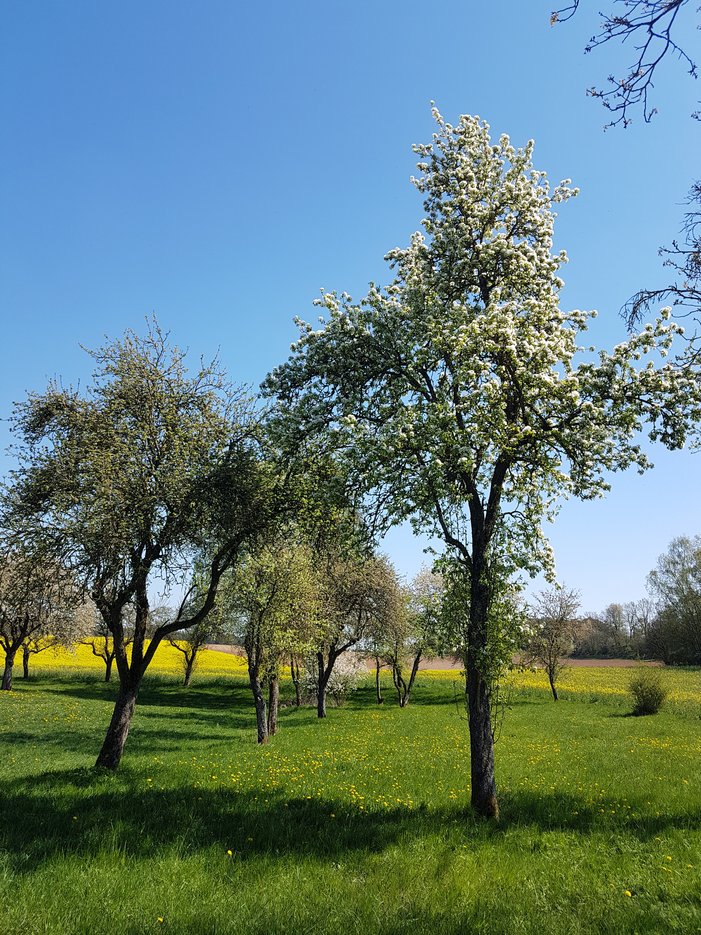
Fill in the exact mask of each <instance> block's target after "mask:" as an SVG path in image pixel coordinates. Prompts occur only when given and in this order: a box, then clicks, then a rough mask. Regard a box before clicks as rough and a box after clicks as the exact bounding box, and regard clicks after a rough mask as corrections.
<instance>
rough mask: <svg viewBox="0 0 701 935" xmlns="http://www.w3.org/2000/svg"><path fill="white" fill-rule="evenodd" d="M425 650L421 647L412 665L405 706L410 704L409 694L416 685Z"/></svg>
mask: <svg viewBox="0 0 701 935" xmlns="http://www.w3.org/2000/svg"><path fill="white" fill-rule="evenodd" d="M422 653H423V650H422V649H420V650H419V651H418V653H417V654H416V655H415V656H414V662H413V664H412V666H411V675H410V676H409V681H408V682H407V686H406V692H405V697H404V704H403V705H402V707H403V708H406V706H407V705H408V704H409V696H410V695H411V690H412V688H413V687H414V682H415V681H416V673H417V672H418V671H419V663H420V662H421V655H422Z"/></svg>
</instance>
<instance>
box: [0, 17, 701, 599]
mask: <svg viewBox="0 0 701 935" xmlns="http://www.w3.org/2000/svg"><path fill="white" fill-rule="evenodd" d="M590 6H591V4H590ZM551 8H552V3H551V2H550V0H548V2H547V3H544V2H540V0H534V2H529V3H524V2H522V0H503V2H499V0H494V2H493V3H480V4H475V3H466V2H465V0H460V2H457V0H456V2H453V0H450V2H442V0H436V2H434V4H433V5H432V6H431V7H430V9H429V7H428V6H426V4H425V3H417V2H413V0H401V2H399V0H391V2H373V3H370V2H367V0H353V2H339V3H333V4H330V3H320V2H317V0H312V2H307V3H298V4H292V3H289V2H287V3H282V2H279V0H273V2H269V3H266V4H241V3H233V2H215V0H207V2H205V3H197V4H194V3H185V2H177V0H167V2H166V0H160V2H152V0H151V2H150V0H139V2H138V3H137V2H132V0H128V2H121V3H119V4H101V3H97V4H96V3H94V2H84V0H71V3H58V2H46V0H45V2H41V3H38V2H33V0H27V2H24V3H21V4H19V3H11V2H8V0H5V2H4V3H2V4H1V6H0V9H2V30H0V134H1V135H2V154H3V155H2V162H1V171H0V205H1V206H2V210H1V215H0V314H1V315H2V323H3V331H2V334H3V338H4V347H3V350H4V353H3V358H2V366H0V416H2V418H3V419H6V418H7V416H8V415H9V412H10V410H11V403H12V401H13V400H16V399H19V398H21V397H23V396H24V394H25V393H26V392H27V391H30V390H41V389H42V388H43V387H44V386H45V384H46V381H47V379H48V378H50V377H51V376H54V375H61V376H62V377H63V379H64V380H65V381H66V382H68V383H75V382H77V381H78V380H82V381H85V379H86V377H87V375H88V373H89V360H88V358H87V357H86V355H85V354H84V353H83V352H82V351H81V350H80V347H79V344H83V345H86V346H88V347H90V346H96V345H98V344H100V343H101V341H102V339H103V337H104V336H105V335H108V336H110V337H116V336H118V335H120V334H121V333H122V332H123V331H124V329H125V328H127V327H132V328H135V329H140V328H142V327H143V322H144V316H146V315H148V314H150V313H151V312H153V311H155V312H156V314H157V315H158V318H159V320H160V322H161V323H162V324H163V325H164V326H165V327H167V328H169V329H170V330H171V331H172V333H173V335H174V337H175V339H176V340H177V342H178V343H179V344H181V345H184V346H187V347H189V348H190V349H191V350H192V352H193V354H196V355H198V356H199V355H200V354H204V355H205V356H209V355H212V354H213V353H214V352H215V351H216V350H217V349H218V348H220V349H221V356H222V359H223V361H224V363H225V364H226V365H227V367H228V368H229V369H230V371H231V373H232V375H233V377H234V378H235V379H236V380H238V381H241V382H248V383H252V384H257V383H259V382H260V380H261V379H262V378H263V377H264V375H265V374H266V372H267V371H268V370H269V369H271V368H272V367H273V366H274V365H275V364H276V363H278V362H280V361H281V360H282V359H284V358H285V357H286V356H287V352H288V348H289V344H290V342H291V341H292V340H294V339H295V334H296V333H295V329H294V327H293V324H292V318H293V316H294V315H301V316H302V317H312V316H313V315H314V310H313V309H312V307H311V301H312V299H313V298H314V297H315V296H316V295H317V294H318V290H319V288H320V287H322V286H323V287H325V288H328V289H339V290H346V291H349V292H351V293H353V294H354V295H356V296H358V297H359V296H360V295H361V294H362V293H363V292H364V290H365V288H366V285H367V283H368V281H369V280H370V279H375V280H377V281H383V280H385V279H386V278H387V275H386V271H385V267H384V264H383V261H382V257H383V256H384V254H385V253H386V252H387V250H389V249H390V248H392V247H394V246H396V245H399V244H405V243H406V242H407V241H408V238H409V236H410V234H411V232H412V231H413V230H415V229H417V227H418V225H419V222H420V219H421V216H422V212H421V204H420V201H419V198H418V196H417V195H416V193H415V192H414V190H413V188H412V186H411V185H410V184H409V181H408V179H409V176H410V175H411V173H412V171H413V168H414V157H413V154H412V152H411V144H412V143H413V142H422V141H425V140H427V139H428V138H429V137H430V134H431V132H432V122H431V117H430V111H429V102H430V101H431V100H435V101H436V102H437V103H438V106H439V107H440V109H441V111H442V112H443V113H444V114H445V116H446V117H447V118H448V119H449V120H454V119H455V118H456V117H457V115H458V114H460V113H473V114H479V115H480V116H481V117H483V118H484V119H486V120H487V121H488V122H489V123H490V124H491V125H492V128H493V130H494V132H495V133H501V132H507V133H509V134H510V135H511V137H512V139H513V140H514V142H515V143H517V144H521V143H524V142H525V141H526V140H527V139H529V138H531V137H532V138H534V139H535V140H536V155H535V161H536V164H537V166H538V167H539V168H543V169H545V170H547V172H548V173H549V175H550V177H551V180H552V181H559V180H560V179H561V178H565V177H570V178H572V179H573V180H574V182H575V184H577V185H578V186H580V188H581V190H582V194H581V196H580V197H579V198H578V199H576V200H575V201H573V202H570V203H569V204H568V205H566V206H564V207H563V209H562V215H561V218H560V219H559V221H558V226H557V240H558V244H557V245H558V247H564V248H565V249H567V251H568V253H569V255H570V264H569V266H568V267H566V268H565V271H564V275H565V278H566V280H567V285H566V289H565V291H564V293H563V305H566V306H568V307H571V306H578V307H582V308H597V309H598V310H599V313H600V318H599V319H598V321H597V324H596V328H595V331H594V332H593V336H594V339H595V340H597V341H598V342H600V343H602V344H607V345H612V344H614V343H617V342H618V341H620V340H622V338H623V334H624V332H623V326H622V323H621V321H620V319H619V317H618V310H619V308H620V306H621V305H622V303H623V302H624V301H625V300H626V298H628V296H629V295H630V294H631V293H633V292H634V291H635V290H636V289H637V288H639V287H641V286H642V285H655V284H659V283H661V282H662V280H663V278H664V272H663V271H662V269H661V266H660V261H659V259H658V257H657V248H658V247H659V246H660V245H662V244H664V243H668V242H669V241H670V240H671V239H672V237H674V236H675V235H676V233H677V232H678V229H679V227H680V222H681V215H682V211H683V207H682V204H683V200H684V197H685V194H686V191H687V190H688V187H689V185H690V183H691V181H692V180H693V179H694V178H696V177H698V175H699V171H698V169H699V167H698V153H699V152H700V151H701V146H700V145H699V144H700V141H701V139H700V138H701V124H699V123H695V122H694V121H692V120H690V119H689V116H688V115H689V113H690V112H691V111H692V110H694V109H695V108H696V107H697V103H696V101H697V99H698V97H701V87H699V82H696V83H694V82H693V81H691V80H690V79H689V78H688V77H687V76H686V75H685V73H684V70H683V68H682V67H681V66H680V65H679V64H678V63H677V62H675V61H669V62H667V63H666V65H665V68H664V74H663V75H662V76H660V80H659V81H658V82H657V88H656V91H655V95H656V98H655V103H656V104H657V106H658V108H659V111H660V113H659V115H658V116H657V117H656V118H655V120H654V122H653V124H652V125H650V126H645V125H644V124H643V123H642V119H639V120H637V121H636V122H635V123H634V125H633V126H632V127H631V128H629V129H628V130H626V131H621V130H609V131H607V132H606V133H604V132H602V126H603V124H604V123H605V117H606V115H605V113H604V111H603V110H602V108H601V107H600V106H599V105H597V103H596V102H594V101H592V100H589V99H587V98H586V97H585V88H586V87H588V86H590V85H592V84H596V83H597V82H598V83H601V82H602V81H603V80H604V78H605V76H606V75H607V74H608V73H609V72H610V71H612V70H618V71H621V70H622V65H623V62H624V61H627V54H626V53H622V52H621V50H620V48H615V49H614V48H611V49H610V50H609V49H604V50H602V51H601V52H599V53H594V54H591V55H588V56H585V55H584V54H583V51H582V50H583V47H584V44H585V42H586V40H587V39H588V38H589V36H590V35H591V34H592V33H593V31H594V29H595V22H596V20H595V13H594V9H595V8H594V7H593V6H592V8H591V10H589V11H587V10H585V11H583V12H582V14H581V15H579V16H578V17H576V18H575V19H574V20H573V21H571V22H570V23H568V24H565V25H561V26H559V27H557V28H555V29H552V28H550V27H549V25H548V18H549V13H550V10H551ZM694 25H695V24H694V22H693V19H687V22H686V23H683V24H682V28H685V29H686V30H687V33H688V38H689V44H690V45H691V46H693V44H694V43H695V44H696V48H697V49H698V46H699V43H698V35H699V34H698V33H697V32H695V30H694V28H693V27H694ZM624 55H625V56H626V57H625V58H624V57H623V56H624ZM699 58H701V54H700V55H699ZM1 428H2V433H1V435H2V437H1V439H0V441H2V444H3V445H4V444H6V443H7V441H8V440H9V435H8V432H7V425H6V423H4V422H3V423H2V424H1ZM700 459H701V455H699V456H694V455H691V454H687V453H675V454H667V453H666V452H664V451H659V452H658V453H657V454H656V456H655V461H656V463H657V465H658V467H657V469H656V470H655V471H654V472H652V473H650V474H648V475H647V476H645V477H642V478H641V477H639V476H637V475H635V474H631V475H628V476H618V477H616V478H614V489H613V492H612V494H611V495H609V497H608V499H607V500H605V501H602V502H598V503H594V504H592V503H585V504H578V503H569V504H567V505H566V506H565V508H564V509H563V511H562V514H561V516H560V518H559V520H558V522H557V524H556V526H555V527H554V529H553V531H552V541H553V544H554V546H555V549H556V555H557V557H558V571H559V574H560V577H561V578H563V579H564V580H565V581H566V582H567V583H568V584H569V585H571V586H575V587H578V588H580V589H581V591H582V595H583V604H584V607H585V608H586V609H591V610H596V609H600V608H602V607H603V606H604V605H605V604H607V603H608V602H610V601H614V600H621V601H625V600H630V599H634V598H636V597H638V596H642V594H643V593H644V579H645V575H646V574H647V572H648V571H649V570H650V568H651V567H652V566H653V564H654V561H655V558H656V556H657V555H658V554H659V553H660V552H661V551H662V550H663V549H664V548H665V547H666V545H667V543H668V542H669V540H670V539H671V538H672V537H673V536H674V535H678V534H681V533H688V534H694V533H698V532H701V507H700V506H699V496H698V480H697V479H698V475H699V467H700V466H701V460H700ZM4 464H5V466H7V465H8V464H9V460H8V459H5V461H4ZM387 548H388V550H389V551H390V554H391V555H392V557H393V558H394V560H395V562H396V564H397V566H398V567H399V569H400V570H401V571H403V572H405V573H412V572H413V571H414V570H416V568H417V567H418V566H419V565H420V564H421V562H422V561H423V558H424V557H423V556H422V554H421V549H420V544H417V543H415V542H413V541H412V540H411V539H410V537H409V536H408V535H407V534H406V533H405V532H395V533H393V534H392V535H391V536H390V538H389V539H388V543H387Z"/></svg>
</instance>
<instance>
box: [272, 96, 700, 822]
mask: <svg viewBox="0 0 701 935" xmlns="http://www.w3.org/2000/svg"><path fill="white" fill-rule="evenodd" d="M434 117H435V119H436V123H437V130H436V133H435V134H434V137H433V141H432V142H431V143H429V144H427V145H421V146H418V147H416V152H417V153H418V154H419V156H420V159H421V161H420V162H419V176H418V178H416V179H414V184H415V186H416V188H417V189H418V191H419V192H420V193H421V194H422V195H423V197H424V221H423V225H424V233H423V234H421V233H417V234H414V235H413V237H412V238H411V242H410V245H409V246H408V247H406V248H397V249H394V250H392V251H391V252H390V253H389V254H388V256H387V259H388V260H389V262H390V264H391V266H392V267H393V268H394V270H395V278H394V280H393V281H392V282H391V283H390V285H389V286H388V287H386V288H384V289H383V288H380V287H379V286H375V285H373V286H372V287H371V289H370V292H369V293H368V295H367V296H366V298H365V299H364V300H362V301H361V302H360V303H358V304H356V303H354V302H353V301H352V299H351V298H350V296H348V295H346V294H342V295H338V294H336V293H323V294H322V297H321V299H319V300H318V304H319V305H320V306H321V307H323V308H324V309H325V310H326V313H327V314H326V317H325V318H323V319H322V321H321V323H320V324H318V325H317V326H313V325H311V324H305V323H304V322H299V325H300V331H301V336H300V338H299V340H298V342H297V343H296V344H295V345H293V351H292V356H291V357H290V359H289V360H288V362H287V363H285V364H283V365H282V366H280V367H278V368H277V369H276V370H275V371H273V373H272V374H271V375H270V376H269V377H268V379H267V381H266V384H265V388H266V390H267V392H269V393H271V394H272V393H274V394H276V395H277V397H278V399H279V403H280V406H281V407H283V408H284V411H285V412H286V414H287V418H288V421H289V423H290V425H291V429H290V437H291V438H298V437H299V436H300V434H301V433H302V432H306V433H307V435H315V434H317V435H318V434H322V433H323V435H324V436H325V437H326V443H327V445H329V446H335V447H337V448H338V450H339V451H343V452H345V453H346V457H347V459H348V461H349V462H350V465H351V468H352V469H353V470H354V472H355V476H356V482H357V485H358V487H361V486H364V487H365V489H366V491H367V492H368V493H369V494H370V493H372V494H373V495H374V497H375V501H374V502H375V504H376V505H377V507H378V510H380V509H381V510H382V511H383V512H384V516H385V518H386V520H387V522H398V521H400V520H403V519H406V518H410V519H411V520H412V522H413V524H414V527H415V528H416V529H420V530H426V531H428V532H429V533H433V534H438V535H440V536H442V537H443V539H444V541H445V543H446V545H447V546H448V548H449V550H450V552H451V554H452V556H453V557H454V560H455V561H456V562H457V563H458V566H459V568H460V569H461V572H462V574H463V577H464V580H465V593H466V594H468V595H469V613H468V619H467V622H466V644H465V657H466V676H467V699H468V708H469V728H470V751H471V758H470V771H471V781H472V804H473V807H474V809H475V810H476V812H477V813H478V814H480V815H484V816H492V817H496V816H497V815H498V804H497V795H496V785H495V779H494V746H493V734H492V724H491V717H490V691H491V690H490V685H491V684H492V675H493V673H492V671H491V670H490V659H491V652H490V636H489V626H488V622H489V620H490V614H491V610H492V605H493V601H494V599H495V595H497V594H498V593H500V592H501V590H502V589H503V587H504V576H506V578H507V579H508V577H509V576H510V575H511V574H512V573H515V572H518V571H526V572H529V573H534V572H537V571H539V570H540V569H542V568H546V569H548V570H549V569H551V565H552V561H551V552H550V549H549V546H548V544H547V542H546V540H545V538H544V535H543V532H542V528H541V524H542V521H543V520H544V519H549V518H551V517H552V516H553V514H554V512H555V510H556V506H557V503H558V501H559V500H560V498H561V497H562V496H566V495H568V494H569V495H575V496H578V497H582V498H592V497H598V496H602V495H603V494H604V493H605V491H606V490H607V489H608V481H607V472H609V471H616V470H623V469H625V468H628V467H631V466H633V467H636V468H638V469H639V470H641V471H643V470H645V469H646V468H648V467H649V466H650V463H649V460H648V458H647V456H646V455H645V453H644V452H643V450H642V448H641V446H640V437H641V436H640V433H641V432H642V431H643V429H644V427H645V426H646V425H647V431H648V434H649V436H650V438H652V439H656V440H661V441H662V442H664V443H665V444H666V445H667V446H669V447H671V448H677V447H680V446H682V445H683V444H684V441H685V438H686V436H687V433H688V431H689V429H690V426H691V424H692V423H693V419H694V418H696V417H697V416H698V415H699V412H700V405H699V388H698V381H697V378H696V375H695V374H694V373H692V372H690V371H689V370H688V369H685V370H679V369H678V368H677V367H676V366H675V365H674V363H664V362H659V363H657V362H655V361H654V360H652V359H650V363H649V364H648V365H647V366H640V365H638V363H637V361H638V359H639V358H640V357H641V356H643V355H648V356H649V357H650V358H652V357H654V355H655V352H656V351H660V352H661V353H662V354H663V355H664V354H667V352H668V350H669V348H670V345H671V344H672V341H673V338H674V335H675V333H676V332H677V331H678V328H677V326H676V325H674V323H671V322H668V321H667V320H664V319H660V320H658V321H656V322H655V323H654V324H650V325H646V327H645V329H644V330H643V331H642V333H640V334H637V335H634V336H631V337H630V338H629V339H628V340H627V341H625V342H623V343H621V344H619V345H618V346H617V347H616V348H615V349H614V351H613V352H612V353H607V352H606V351H601V352H600V353H599V355H598V359H597V358H593V357H592V356H591V355H590V356H584V357H582V358H580V359H579V361H577V359H576V358H577V355H579V354H580V353H581V349H580V348H579V347H578V337H579V335H580V334H581V333H582V332H583V331H584V330H585V329H586V327H587V323H588V321H589V319H590V317H591V316H592V314H593V313H588V312H583V311H579V310H575V311H569V312H567V311H563V310H562V309H561V308H560V305H559V300H558V295H559V290H560V288H561V286H562V282H561V280H560V278H559V276H558V270H559V268H560V266H561V265H562V264H563V263H564V262H565V260H566V256H565V254H564V252H560V253H553V249H552V238H553V217H554V215H553V206H554V205H555V204H557V203H560V202H564V201H567V199H569V198H570V197H571V196H572V195H573V194H574V193H575V192H574V190H573V189H571V188H570V187H569V184H568V183H567V182H563V183H562V184H560V185H558V186H556V187H555V189H554V190H552V191H551V190H550V188H549V186H548V182H547V179H546V177H545V174H544V173H543V172H540V171H537V170H536V169H534V168H533V165H532V152H533V143H532V142H529V143H528V144H527V145H526V146H525V148H523V149H517V148H515V147H514V146H512V145H511V143H510V141H509V139H508V137H507V136H502V137H501V138H500V139H499V140H498V141H497V142H492V140H491V139H490V134H489V127H488V125H487V124H485V123H483V122H482V121H481V120H479V118H477V117H470V116H463V117H461V118H460V119H459V121H458V123H457V125H456V126H451V125H450V124H449V123H447V122H446V121H445V120H444V119H443V118H442V117H441V115H440V114H439V113H438V111H437V110H435V109H434ZM666 314H667V313H666V312H665V315H666ZM497 635H498V633H497Z"/></svg>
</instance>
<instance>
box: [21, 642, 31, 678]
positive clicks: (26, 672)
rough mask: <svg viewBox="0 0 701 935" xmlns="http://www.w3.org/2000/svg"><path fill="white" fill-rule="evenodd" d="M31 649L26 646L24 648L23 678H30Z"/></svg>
mask: <svg viewBox="0 0 701 935" xmlns="http://www.w3.org/2000/svg"><path fill="white" fill-rule="evenodd" d="M29 656H30V653H29V649H28V648H27V647H26V646H23V647H22V678H23V679H28V678H29Z"/></svg>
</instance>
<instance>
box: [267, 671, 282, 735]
mask: <svg viewBox="0 0 701 935" xmlns="http://www.w3.org/2000/svg"><path fill="white" fill-rule="evenodd" d="M279 703H280V682H279V681H278V677H277V675H275V676H273V677H272V678H271V679H270V684H269V685H268V734H269V736H270V737H274V736H275V734H277V712H278V707H279Z"/></svg>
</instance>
